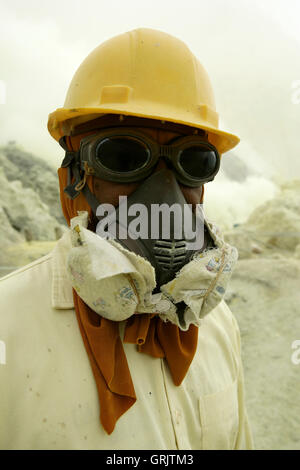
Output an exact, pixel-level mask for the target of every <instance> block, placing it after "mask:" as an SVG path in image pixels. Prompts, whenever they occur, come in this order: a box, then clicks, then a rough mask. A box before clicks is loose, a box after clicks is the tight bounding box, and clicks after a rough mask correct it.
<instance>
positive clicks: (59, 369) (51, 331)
mask: <svg viewBox="0 0 300 470" xmlns="http://www.w3.org/2000/svg"><path fill="white" fill-rule="evenodd" d="M67 251H68V246H67V242H66V236H64V237H62V238H61V239H60V240H59V241H58V243H57V244H56V246H55V248H54V250H53V251H52V252H51V253H50V254H48V255H46V256H44V257H43V258H40V259H38V260H37V261H35V262H33V263H31V264H29V265H27V266H25V267H23V268H21V269H19V270H17V271H15V272H13V273H11V274H9V275H8V276H6V277H4V278H2V279H1V280H0V305H1V308H0V344H1V348H0V352H1V354H0V397H1V399H0V448H1V449H114V450H117V449H119V450H121V449H162V450H176V449H183V450H191V449H252V448H253V443H252V437H251V431H250V427H249V423H248V418H247V413H246V409H245V396H244V378H243V368H242V363H241V350H240V333H239V328H238V325H237V322H236V320H235V318H234V317H233V315H232V313H231V311H230V310H229V308H228V307H227V305H226V304H225V303H224V302H221V303H220V304H219V305H218V306H217V307H216V308H215V309H214V310H213V311H212V312H211V313H209V314H208V315H207V316H206V317H205V318H204V319H203V321H202V325H201V327H199V340H198V349H197V352H196V355H195V357H194V360H193V362H192V364H191V366H190V369H189V371H188V374H187V375H186V377H185V379H184V381H183V383H182V384H181V385H180V386H179V387H177V386H175V385H174V384H173V381H172V378H171V376H170V373H169V370H168V367H167V365H166V363H165V361H164V360H163V359H157V358H153V357H151V356H148V355H146V354H140V353H138V352H137V351H136V347H135V345H132V344H124V350H125V354H126V357H127V361H128V365H129V368H130V373H131V376H132V380H133V383H134V387H135V391H136V396H137V401H136V403H135V404H134V405H133V406H132V407H131V408H130V409H129V410H128V411H127V412H126V413H125V414H124V415H123V416H122V417H121V418H120V419H119V420H118V422H117V424H116V428H115V430H114V431H113V433H112V434H111V435H107V434H106V433H105V431H104V430H103V428H102V426H101V424H100V421H99V403H98V397H97V392H96V385H95V380H94V377H93V374H92V371H91V367H90V364H89V360H88V356H87V354H86V351H85V348H84V345H83V341H82V338H81V334H80V332H79V328H78V324H77V319H76V315H75V310H74V306H73V297H72V289H71V285H70V282H69V280H68V277H67V272H66V268H65V266H66V254H67ZM124 324H125V323H124V322H121V323H120V333H121V338H122V337H123V336H122V335H123V331H124Z"/></svg>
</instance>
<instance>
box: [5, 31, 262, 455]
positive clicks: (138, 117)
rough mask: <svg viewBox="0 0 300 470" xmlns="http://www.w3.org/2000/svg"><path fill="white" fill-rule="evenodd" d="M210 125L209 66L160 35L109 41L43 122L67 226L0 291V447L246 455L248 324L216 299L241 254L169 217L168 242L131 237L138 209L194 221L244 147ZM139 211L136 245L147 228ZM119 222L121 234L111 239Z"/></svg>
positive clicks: (212, 231) (209, 232) (210, 230)
mask: <svg viewBox="0 0 300 470" xmlns="http://www.w3.org/2000/svg"><path fill="white" fill-rule="evenodd" d="M217 118H218V116H217V113H216V111H215V105H214V100H213V94H212V90H211V87H210V84H209V80H208V77H207V75H206V72H205V71H204V69H203V68H202V66H201V65H200V63H199V62H198V61H197V59H196V58H195V57H194V56H193V55H192V54H191V52H190V51H189V49H188V48H187V47H186V46H185V44H183V43H182V42H181V41H179V40H177V39H176V38H173V37H172V36H169V35H168V34H165V33H162V32H159V31H155V30H150V29H139V30H135V31H131V32H129V33H126V34H122V35H120V36H117V37H115V38H112V39H111V40H109V41H106V42H105V43H104V44H102V45H100V46H99V47H98V48H97V49H95V50H94V51H93V52H92V53H91V54H90V55H89V56H88V57H87V59H86V60H85V61H84V62H83V64H82V65H81V67H80V68H79V69H78V71H77V72H76V74H75V76H74V78H73V80H72V83H71V85H70V88H69V91H68V94H67V98H66V102H65V105H64V108H61V109H58V110H56V111H55V112H54V113H52V114H51V115H50V117H49V123H48V128H49V131H50V133H51V135H52V136H53V137H54V138H55V139H56V140H58V141H59V143H60V145H61V146H62V147H63V148H64V149H65V151H66V155H65V158H64V160H63V163H62V167H61V168H60V169H59V172H58V173H59V180H60V189H61V202H62V208H63V212H64V215H65V217H66V220H67V222H68V223H69V225H70V231H69V232H68V233H67V234H65V235H64V236H63V237H62V238H61V239H60V240H59V242H58V243H57V245H56V247H55V249H54V250H53V251H52V252H51V253H50V254H49V255H47V256H45V257H43V258H41V259H39V260H37V261H35V262H34V263H31V264H30V265H28V266H25V267H24V268H22V269H20V270H18V271H15V272H14V273H12V274H10V275H8V276H6V277H5V278H3V279H2V280H1V283H0V296H1V301H2V308H1V317H0V324H1V335H2V337H1V340H3V341H4V342H5V345H6V349H7V363H6V365H5V366H2V367H1V370H0V373H1V382H0V383H1V403H0V416H1V421H0V443H1V447H2V448H14V449H20V448H26V449H45V448H46V449H165V450H166V449H168V450H169V449H185V450H187V449H251V448H252V447H253V444H252V437H251V431H250V428H249V423H248V418H247V413H246V409H245V398H244V379H243V367H242V362H241V350H240V334H239V328H238V325H237V322H236V320H235V319H234V317H233V315H232V313H231V312H230V310H229V309H228V307H227V306H226V304H225V302H224V301H223V296H224V293H225V289H226V285H227V282H228V280H229V278H230V275H231V272H232V269H233V266H234V263H235V261H236V250H235V249H234V248H233V247H230V246H229V245H228V244H226V243H225V242H224V240H223V238H222V236H221V234H220V233H219V231H218V230H217V229H216V227H214V226H213V224H210V223H209V222H208V221H206V220H205V222H204V224H203V223H202V225H201V227H200V229H199V230H198V232H196V239H195V234H194V232H193V236H192V235H191V234H190V235H191V236H190V237H187V236H186V232H185V230H182V228H184V229H185V227H182V226H181V227H179V225H180V223H179V222H178V220H177V219H176V217H175V216H174V218H173V219H172V220H171V218H170V219H169V223H168V224H167V225H169V226H168V228H169V230H170V232H169V236H168V237H167V238H166V237H163V236H161V229H162V227H161V224H162V223H163V221H162V220H161V219H160V222H158V229H159V234H158V235H156V238H155V237H154V239H151V237H150V239H149V238H147V237H142V236H132V233H133V232H134V230H133V229H132V227H135V229H137V225H138V224H136V225H134V223H135V222H134V218H132V213H133V212H132V211H133V209H134V208H135V207H136V204H140V205H142V207H144V208H145V210H146V211H147V210H148V209H149V210H150V211H151V208H153V207H154V206H155V204H157V203H162V204H163V203H166V204H167V206H168V207H171V206H172V205H173V204H175V205H176V207H178V208H179V209H181V208H182V209H183V211H184V210H185V207H188V208H189V212H187V213H186V214H189V217H190V219H191V220H192V221H193V222H194V225H195V224H197V223H198V222H199V220H201V217H200V215H199V204H200V203H201V202H202V201H203V194H204V191H203V188H204V184H205V183H206V182H208V181H210V180H212V179H213V177H214V176H215V174H216V173H217V171H218V168H219V164H220V154H222V153H224V152H225V151H227V150H229V149H230V148H232V147H233V146H234V145H235V144H237V142H238V138H237V137H235V136H233V135H232V134H228V133H226V132H224V131H221V130H219V129H218V124H217ZM120 196H121V198H123V199H120ZM124 198H125V199H126V204H127V206H126V207H127V209H128V215H129V216H130V217H129V219H130V222H133V224H131V225H130V224H128V223H125V224H124V223H123V222H124V220H123V219H122V217H123V216H122V215H121V211H122V210H123V209H122V208H123V207H124V206H123V205H122V204H123V202H124ZM121 202H122V203H121ZM139 207H140V206H139ZM115 208H116V209H117V211H114V209H115ZM104 209H106V210H107V211H108V213H109V216H107V211H106V215H105V214H104V212H105V211H104ZM145 213H146V216H145V217H144V218H142V220H140V222H141V223H140V227H139V228H138V230H136V231H135V235H136V234H137V232H139V233H140V231H141V230H142V228H143V227H141V225H142V226H144V225H148V223H149V224H150V225H151V223H152V224H153V217H152V212H151V216H150V215H149V212H145ZM184 214H185V212H184ZM112 215H113V217H112ZM105 217H106V219H105ZM110 217H111V218H110ZM148 217H149V219H148ZM150 219H151V220H150ZM104 220H105V221H106V226H105V230H106V232H109V233H110V238H109V239H106V237H105V230H104V225H102V226H101V223H102V222H103V221H104ZM182 220H184V219H182ZM127 222H128V221H127ZM202 222H203V220H202ZM116 227H117V228H118V229H120V227H121V229H122V230H124V228H126V229H128V231H127V232H126V235H125V236H123V237H122V236H121V235H120V232H119V231H118V233H115V235H116V236H115V237H112V236H111V235H112V233H113V232H114V228H116ZM130 227H131V228H130ZM196 227H198V225H196ZM156 228H157V227H156ZM198 228H199V227H198ZM178 230H179V232H180V234H179V235H181V238H180V236H177V235H178ZM180 230H181V231H180ZM200 232H201V234H202V238H201V237H200V239H201V243H200V244H199V243H198V242H199V239H198V238H199V237H198V235H200ZM99 233H100V234H102V236H101V237H100V236H99V235H98V234H99ZM123 235H124V234H123ZM175 235H176V236H175ZM193 237H194V238H193ZM197 237H198V238H197ZM113 238H116V239H115V240H114V239H113ZM191 240H192V243H191ZM195 240H196V241H195ZM189 243H190V244H189ZM193 243H194V245H193ZM188 247H190V249H189V248H188ZM99 415H100V419H99Z"/></svg>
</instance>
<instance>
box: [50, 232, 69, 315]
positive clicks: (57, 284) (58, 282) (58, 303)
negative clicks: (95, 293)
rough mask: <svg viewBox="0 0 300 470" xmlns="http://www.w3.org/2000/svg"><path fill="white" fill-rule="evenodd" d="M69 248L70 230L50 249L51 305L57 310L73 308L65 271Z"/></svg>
mask: <svg viewBox="0 0 300 470" xmlns="http://www.w3.org/2000/svg"><path fill="white" fill-rule="evenodd" d="M70 248H71V239H70V230H68V231H67V232H66V233H65V234H64V235H63V236H62V237H61V238H60V239H59V240H58V242H57V243H56V245H55V247H54V249H53V250H52V294H51V304H52V307H53V308H55V309H58V310H61V309H70V308H74V301H73V288H72V285H71V283H70V281H69V277H68V272H67V256H68V252H69V250H70Z"/></svg>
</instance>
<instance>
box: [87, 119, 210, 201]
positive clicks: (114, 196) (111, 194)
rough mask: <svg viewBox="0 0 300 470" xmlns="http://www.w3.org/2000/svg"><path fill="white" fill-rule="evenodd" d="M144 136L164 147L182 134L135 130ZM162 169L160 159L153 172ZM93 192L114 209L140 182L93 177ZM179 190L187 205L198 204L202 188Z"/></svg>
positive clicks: (184, 187)
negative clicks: (120, 198) (120, 197)
mask: <svg viewBox="0 0 300 470" xmlns="http://www.w3.org/2000/svg"><path fill="white" fill-rule="evenodd" d="M135 129H137V130H139V131H141V132H143V133H144V134H146V135H148V136H150V137H152V138H154V139H155V140H156V141H157V142H158V143H159V144H161V145H166V144H168V143H169V142H170V141H171V140H172V139H174V138H175V137H180V136H182V135H183V134H179V133H177V132H171V131H165V130H162V129H153V128H145V127H143V128H139V127H138V128H135ZM162 168H167V165H166V162H165V160H164V159H162V158H161V159H160V160H159V162H158V164H157V166H156V168H155V170H154V172H155V171H158V170H161V169H162ZM93 181H94V183H93V191H94V194H95V196H96V197H97V199H98V201H99V202H100V203H101V204H104V203H109V204H113V205H114V206H115V207H117V206H118V204H119V196H129V195H130V194H131V193H132V192H133V191H135V190H136V189H137V188H138V186H139V185H140V184H142V183H143V182H142V181H138V182H136V183H114V182H112V181H106V180H103V179H101V178H96V177H94V179H93ZM178 184H179V186H180V189H181V191H182V194H183V196H184V197H185V199H186V201H187V203H188V204H193V207H194V206H195V205H196V204H199V203H200V200H201V196H202V189H203V187H202V186H199V187H197V188H190V187H188V186H184V185H182V184H181V183H179V182H178Z"/></svg>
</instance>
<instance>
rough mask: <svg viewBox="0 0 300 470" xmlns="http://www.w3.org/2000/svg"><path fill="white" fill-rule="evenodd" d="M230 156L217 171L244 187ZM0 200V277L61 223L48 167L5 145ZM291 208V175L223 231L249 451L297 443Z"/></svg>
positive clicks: (299, 375)
mask: <svg viewBox="0 0 300 470" xmlns="http://www.w3.org/2000/svg"><path fill="white" fill-rule="evenodd" d="M232 162H233V163H232V164H231V166H230V164H226V165H227V167H226V168H225V173H227V176H228V175H229V178H230V179H231V180H232V181H234V182H238V181H240V182H241V184H243V185H246V183H247V178H248V176H249V169H247V168H245V165H243V164H242V163H241V162H240V161H239V159H237V158H236V159H235V160H233V159H232ZM0 201H1V202H0V224H1V232H0V242H1V246H2V250H1V252H0V276H1V275H4V274H6V273H7V272H9V271H11V270H13V269H15V268H17V267H19V266H23V265H25V264H27V263H29V262H31V261H33V260H34V259H36V258H39V257H41V256H43V255H44V254H46V253H48V252H49V251H50V250H51V249H52V247H53V246H54V244H55V240H57V239H58V238H59V237H60V236H61V234H62V233H63V231H64V230H66V225H65V223H64V221H63V217H62V214H61V209H60V205H59V194H58V183H57V176H56V172H55V170H54V169H53V168H51V167H49V166H48V165H47V164H46V163H44V162H43V161H41V160H40V159H38V158H37V157H34V156H32V155H30V154H28V153H26V152H23V151H21V150H20V149H19V148H18V147H16V146H15V145H14V144H12V143H11V144H10V145H8V146H6V147H3V148H1V149H0ZM299 208H300V180H298V181H297V180H295V181H291V182H289V183H286V184H285V185H282V187H281V188H280V190H279V191H278V194H277V196H276V197H273V198H272V199H270V200H268V201H266V202H265V203H263V204H261V205H259V206H258V207H256V209H255V210H254V211H253V212H252V213H251V215H250V217H249V218H248V220H246V222H245V223H242V224H235V227H234V228H232V229H230V230H227V231H226V232H225V237H226V239H227V241H228V242H229V243H231V244H232V245H235V246H236V247H237V248H238V250H239V261H238V263H237V267H236V270H235V272H234V274H233V277H232V280H231V283H230V286H229V289H228V291H227V294H226V301H227V303H228V305H229V306H230V308H231V310H232V311H233V313H234V314H235V316H236V318H237V320H238V323H239V325H240V330H241V336H242V356H243V364H244V374H245V383H246V399H247V408H248V414H249V417H250V420H251V425H252V429H253V435H254V440H255V446H256V448H257V449H300V398H299V389H300V364H299V365H297V364H294V363H293V362H292V354H293V352H294V351H293V349H292V343H293V342H294V341H295V340H300V209H299ZM216 222H217V223H218V220H216ZM220 225H221V224H220ZM221 228H222V227H221ZM299 357H300V355H299Z"/></svg>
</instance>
